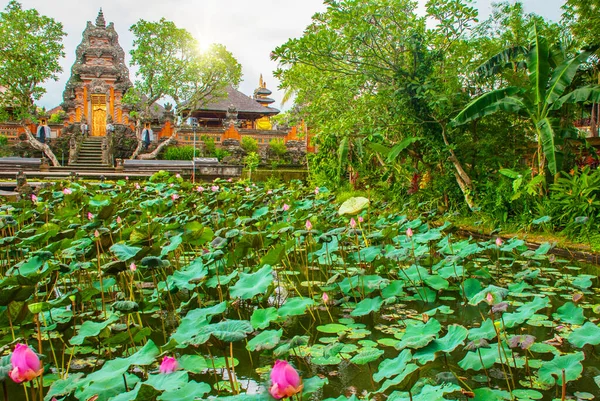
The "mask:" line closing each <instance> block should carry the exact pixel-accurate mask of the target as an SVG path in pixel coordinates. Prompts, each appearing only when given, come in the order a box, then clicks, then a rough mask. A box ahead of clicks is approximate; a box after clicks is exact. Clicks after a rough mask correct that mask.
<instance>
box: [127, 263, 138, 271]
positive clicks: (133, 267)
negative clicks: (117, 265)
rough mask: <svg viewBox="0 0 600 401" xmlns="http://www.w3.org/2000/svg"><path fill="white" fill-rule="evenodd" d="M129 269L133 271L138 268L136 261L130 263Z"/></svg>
mask: <svg viewBox="0 0 600 401" xmlns="http://www.w3.org/2000/svg"><path fill="white" fill-rule="evenodd" d="M129 270H131V271H132V272H134V271H136V270H137V266H136V265H135V263H133V262H131V264H130V265H129Z"/></svg>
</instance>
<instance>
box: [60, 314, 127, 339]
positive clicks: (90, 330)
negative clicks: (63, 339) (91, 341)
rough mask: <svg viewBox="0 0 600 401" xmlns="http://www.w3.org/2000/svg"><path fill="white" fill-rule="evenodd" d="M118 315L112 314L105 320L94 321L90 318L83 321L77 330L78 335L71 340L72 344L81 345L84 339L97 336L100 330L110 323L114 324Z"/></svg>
mask: <svg viewBox="0 0 600 401" xmlns="http://www.w3.org/2000/svg"><path fill="white" fill-rule="evenodd" d="M117 319H118V318H117V316H115V315H112V316H110V317H109V318H108V319H106V320H105V321H103V322H92V321H91V320H88V321H87V322H83V324H82V325H81V326H80V327H79V330H78V331H77V335H74V336H73V337H71V340H69V342H70V343H71V344H72V345H81V344H83V341H84V340H85V339H86V338H88V337H96V336H97V335H98V334H100V332H101V331H102V330H104V329H106V328H107V327H108V326H109V325H111V324H113V323H114V322H116V321H117Z"/></svg>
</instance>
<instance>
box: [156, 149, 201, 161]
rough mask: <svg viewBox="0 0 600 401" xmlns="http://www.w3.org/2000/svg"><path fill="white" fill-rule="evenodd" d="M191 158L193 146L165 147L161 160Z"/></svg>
mask: <svg viewBox="0 0 600 401" xmlns="http://www.w3.org/2000/svg"><path fill="white" fill-rule="evenodd" d="M196 155H198V152H196ZM193 157H194V147H193V146H167V148H166V149H165V150H164V152H163V156H162V158H163V160H192V158H193Z"/></svg>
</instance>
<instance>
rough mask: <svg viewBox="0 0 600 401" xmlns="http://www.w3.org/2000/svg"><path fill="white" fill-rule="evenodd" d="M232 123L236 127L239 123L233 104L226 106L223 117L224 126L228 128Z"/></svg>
mask: <svg viewBox="0 0 600 401" xmlns="http://www.w3.org/2000/svg"><path fill="white" fill-rule="evenodd" d="M232 125H233V126H234V127H238V126H239V125H240V122H239V120H238V111H237V108H236V107H235V106H234V105H233V104H232V105H230V106H229V107H228V108H227V113H226V114H225V118H224V119H223V126H224V127H225V128H229V127H231V126H232Z"/></svg>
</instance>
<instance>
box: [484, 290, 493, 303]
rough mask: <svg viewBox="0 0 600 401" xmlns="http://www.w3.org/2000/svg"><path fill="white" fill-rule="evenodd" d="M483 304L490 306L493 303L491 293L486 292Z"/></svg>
mask: <svg viewBox="0 0 600 401" xmlns="http://www.w3.org/2000/svg"><path fill="white" fill-rule="evenodd" d="M485 302H487V303H488V304H490V305H491V304H493V303H494V295H493V294H492V293H491V292H488V293H487V295H486V296H485Z"/></svg>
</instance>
